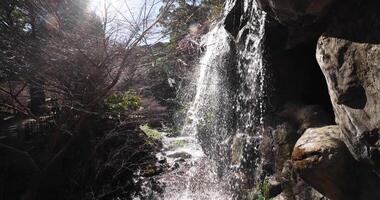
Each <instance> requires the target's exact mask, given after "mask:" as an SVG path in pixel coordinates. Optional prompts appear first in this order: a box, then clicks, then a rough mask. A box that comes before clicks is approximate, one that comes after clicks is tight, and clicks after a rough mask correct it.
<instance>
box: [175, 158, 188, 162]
mask: <svg viewBox="0 0 380 200" xmlns="http://www.w3.org/2000/svg"><path fill="white" fill-rule="evenodd" d="M174 162H175V163H183V162H186V160H185V159H183V158H176V159H175V160H174Z"/></svg>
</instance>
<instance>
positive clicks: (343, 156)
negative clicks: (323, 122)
mask: <svg viewBox="0 0 380 200" xmlns="http://www.w3.org/2000/svg"><path fill="white" fill-rule="evenodd" d="M292 161H293V166H294V168H295V170H296V171H297V172H298V173H299V174H300V176H301V177H302V178H303V179H304V180H305V181H306V182H307V183H309V184H310V185H311V186H313V187H314V188H316V189H317V190H318V191H320V192H321V193H322V194H323V195H325V196H327V197H328V198H330V199H332V200H357V199H362V200H364V199H379V198H380V192H379V191H378V189H376V188H377V186H378V185H379V183H380V182H379V179H378V178H377V177H376V176H374V174H373V173H372V172H371V171H370V170H368V169H367V168H366V167H364V166H361V165H360V164H359V163H357V162H356V161H355V160H354V158H353V157H352V155H351V154H350V152H349V151H348V149H347V147H346V145H345V144H344V142H343V141H342V131H341V130H340V128H339V126H326V127H322V128H310V129H307V130H306V131H305V133H304V134H303V135H302V137H301V138H300V139H299V140H298V141H297V143H296V145H295V147H294V151H293V154H292ZM371 174H372V175H371ZM369 185H371V186H369Z"/></svg>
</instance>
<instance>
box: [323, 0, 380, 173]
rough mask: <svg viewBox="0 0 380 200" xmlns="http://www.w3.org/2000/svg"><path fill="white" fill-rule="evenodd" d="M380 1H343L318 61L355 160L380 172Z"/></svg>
mask: <svg viewBox="0 0 380 200" xmlns="http://www.w3.org/2000/svg"><path fill="white" fill-rule="evenodd" d="M379 9H380V2H379V1H376V0H367V1H360V2H359V1H347V3H345V6H344V7H342V8H340V9H339V10H338V11H337V13H336V14H335V17H334V18H333V20H331V24H330V26H329V28H328V30H327V31H326V32H325V33H324V34H323V36H321V37H320V39H319V41H318V46H317V55H316V56H317V60H318V63H319V65H320V67H321V69H322V71H323V73H324V75H325V77H326V80H327V83H328V89H329V93H330V97H331V101H332V103H333V107H334V111H335V116H336V122H337V124H339V125H340V127H341V129H342V131H343V133H344V142H345V143H346V144H347V146H348V148H349V150H350V151H351V152H352V154H353V155H354V157H355V158H356V159H357V160H360V161H363V162H366V163H369V164H370V165H371V166H372V167H373V168H374V169H375V170H376V171H377V173H378V174H380V131H379V130H380V100H379V99H380V79H379V77H380V68H379V66H380V13H379V12H378V11H379Z"/></svg>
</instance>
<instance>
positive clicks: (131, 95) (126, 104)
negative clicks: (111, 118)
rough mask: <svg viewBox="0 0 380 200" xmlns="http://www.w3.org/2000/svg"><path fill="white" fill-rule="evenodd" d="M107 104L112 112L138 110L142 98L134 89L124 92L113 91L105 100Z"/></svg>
mask: <svg viewBox="0 0 380 200" xmlns="http://www.w3.org/2000/svg"><path fill="white" fill-rule="evenodd" d="M105 105H106V107H107V108H108V110H110V111H111V112H116V113H121V112H123V111H125V110H137V109H139V108H140V107H141V98H140V97H139V96H138V95H137V94H136V92H135V91H133V90H128V91H127V92H125V93H123V94H119V93H113V94H111V95H110V96H109V97H108V98H106V100H105Z"/></svg>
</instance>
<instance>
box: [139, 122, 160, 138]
mask: <svg viewBox="0 0 380 200" xmlns="http://www.w3.org/2000/svg"><path fill="white" fill-rule="evenodd" d="M140 129H141V130H142V131H143V132H144V133H145V134H146V135H147V136H148V137H149V138H151V139H155V140H161V139H162V134H161V133H160V132H159V131H157V130H156V129H152V128H150V127H149V125H148V124H144V125H141V126H140Z"/></svg>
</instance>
